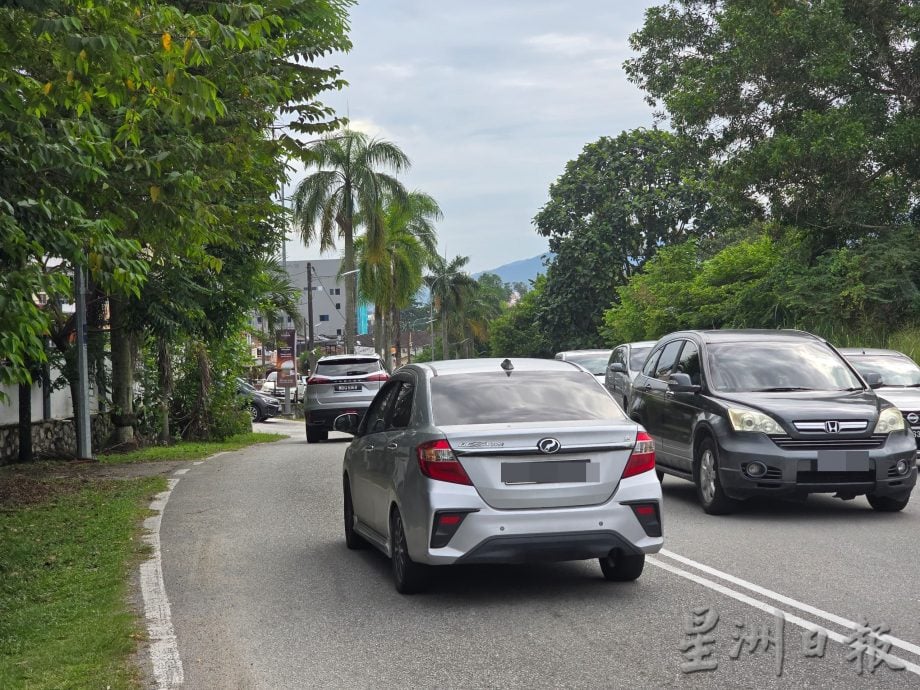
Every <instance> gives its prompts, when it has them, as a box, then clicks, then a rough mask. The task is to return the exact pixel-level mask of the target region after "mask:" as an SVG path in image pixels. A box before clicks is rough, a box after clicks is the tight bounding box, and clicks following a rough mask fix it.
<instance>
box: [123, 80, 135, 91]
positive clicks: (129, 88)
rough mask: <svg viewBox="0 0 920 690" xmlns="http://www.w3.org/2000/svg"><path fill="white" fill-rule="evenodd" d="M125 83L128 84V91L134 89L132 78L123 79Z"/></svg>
mask: <svg viewBox="0 0 920 690" xmlns="http://www.w3.org/2000/svg"><path fill="white" fill-rule="evenodd" d="M125 84H126V85H127V86H128V90H129V91H134V80H133V79H127V80H125Z"/></svg>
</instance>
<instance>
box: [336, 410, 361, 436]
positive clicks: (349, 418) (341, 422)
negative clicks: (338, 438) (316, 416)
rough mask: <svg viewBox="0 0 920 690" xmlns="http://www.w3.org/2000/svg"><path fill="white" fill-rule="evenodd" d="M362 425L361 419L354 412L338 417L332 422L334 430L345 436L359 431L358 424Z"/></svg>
mask: <svg viewBox="0 0 920 690" xmlns="http://www.w3.org/2000/svg"><path fill="white" fill-rule="evenodd" d="M360 423H361V419H360V417H358V415H357V414H355V413H354V412H349V413H348V414H340V415H339V416H338V417H336V418H335V420H334V421H333V422H332V428H333V429H335V430H336V431H341V432H342V433H344V434H354V433H355V432H356V431H357V430H358V424H360Z"/></svg>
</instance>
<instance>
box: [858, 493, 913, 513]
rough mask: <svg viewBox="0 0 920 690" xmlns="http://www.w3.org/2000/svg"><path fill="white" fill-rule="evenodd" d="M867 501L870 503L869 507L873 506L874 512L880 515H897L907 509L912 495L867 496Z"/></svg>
mask: <svg viewBox="0 0 920 690" xmlns="http://www.w3.org/2000/svg"><path fill="white" fill-rule="evenodd" d="M866 500H868V501H869V505H870V506H872V509H873V510H877V511H878V512H880V513H897V512H898V511H901V510H904V509H905V508H906V507H907V504H908V502H909V501H910V494H909V493H907V494H904V496H902V497H895V496H877V495H875V494H867V495H866Z"/></svg>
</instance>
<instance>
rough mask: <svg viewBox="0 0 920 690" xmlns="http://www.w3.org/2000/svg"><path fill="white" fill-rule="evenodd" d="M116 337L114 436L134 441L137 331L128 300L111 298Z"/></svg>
mask: <svg viewBox="0 0 920 690" xmlns="http://www.w3.org/2000/svg"><path fill="white" fill-rule="evenodd" d="M109 314H110V323H111V328H110V332H111V338H112V424H113V426H114V431H113V432H112V436H113V438H114V440H115V443H118V444H122V443H132V442H133V441H134V423H135V417H134V347H133V339H134V337H133V336H134V334H133V333H131V331H129V330H128V323H127V321H128V319H127V313H126V305H125V303H124V301H122V300H121V299H116V298H109Z"/></svg>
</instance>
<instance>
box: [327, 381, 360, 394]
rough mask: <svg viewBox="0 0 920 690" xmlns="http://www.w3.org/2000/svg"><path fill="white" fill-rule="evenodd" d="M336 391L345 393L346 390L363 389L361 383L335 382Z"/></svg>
mask: <svg viewBox="0 0 920 690" xmlns="http://www.w3.org/2000/svg"><path fill="white" fill-rule="evenodd" d="M333 390H335V392H336V393H345V392H346V391H359V390H361V384H360V383H337V384H335V388H334V389H333Z"/></svg>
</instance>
